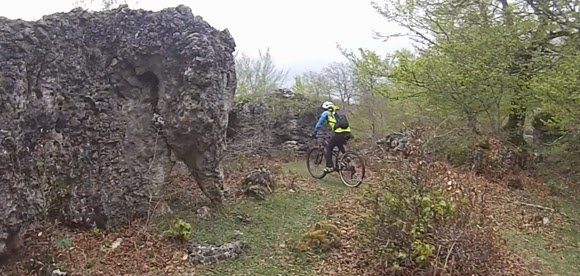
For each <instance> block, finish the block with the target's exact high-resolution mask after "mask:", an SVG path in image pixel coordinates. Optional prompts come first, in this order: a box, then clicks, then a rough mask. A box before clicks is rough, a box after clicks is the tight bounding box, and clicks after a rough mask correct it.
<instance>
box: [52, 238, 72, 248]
mask: <svg viewBox="0 0 580 276" xmlns="http://www.w3.org/2000/svg"><path fill="white" fill-rule="evenodd" d="M53 244H54V246H55V247H56V248H57V249H58V250H65V249H69V248H71V247H73V245H74V243H73V241H72V240H71V239H70V238H69V237H68V236H60V237H57V238H56V239H55V240H54V242H53Z"/></svg>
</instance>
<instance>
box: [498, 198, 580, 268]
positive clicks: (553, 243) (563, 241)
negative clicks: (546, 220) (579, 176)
mask: <svg viewBox="0 0 580 276" xmlns="http://www.w3.org/2000/svg"><path fill="white" fill-rule="evenodd" d="M579 207H580V206H579V204H578V202H571V201H568V200H563V199H560V201H559V202H558V206H557V209H559V210H561V211H562V212H563V213H564V214H566V215H567V216H568V221H567V222H564V223H562V224H560V225H556V226H555V227H556V230H555V232H553V233H552V234H549V233H544V232H538V233H522V232H520V231H516V230H508V231H504V232H503V236H504V237H505V238H506V239H507V241H508V244H509V245H510V246H511V247H512V248H513V249H514V251H515V252H517V253H520V255H522V257H524V258H526V259H527V261H528V262H529V263H531V264H534V263H539V264H540V265H541V270H542V273H543V274H545V275H580V232H579V229H580V228H579V227H580V224H579V223H578V222H579V221H580V213H579V212H578V210H579Z"/></svg>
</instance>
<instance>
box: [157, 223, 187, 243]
mask: <svg viewBox="0 0 580 276" xmlns="http://www.w3.org/2000/svg"><path fill="white" fill-rule="evenodd" d="M191 233H192V228H191V224H189V223H187V222H185V221H184V220H182V219H178V220H176V221H175V222H174V223H173V225H171V227H170V228H169V229H168V230H165V231H164V232H163V234H164V235H165V236H168V237H171V238H174V239H177V240H180V241H187V240H188V239H189V237H191Z"/></svg>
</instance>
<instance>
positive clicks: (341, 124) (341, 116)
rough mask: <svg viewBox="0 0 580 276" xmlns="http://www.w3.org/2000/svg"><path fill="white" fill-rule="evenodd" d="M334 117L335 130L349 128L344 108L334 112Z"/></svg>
mask: <svg viewBox="0 0 580 276" xmlns="http://www.w3.org/2000/svg"><path fill="white" fill-rule="evenodd" d="M334 119H335V120H336V124H335V125H334V130H336V129H337V128H348V118H347V117H346V113H344V112H343V111H342V110H338V111H336V112H335V113H334Z"/></svg>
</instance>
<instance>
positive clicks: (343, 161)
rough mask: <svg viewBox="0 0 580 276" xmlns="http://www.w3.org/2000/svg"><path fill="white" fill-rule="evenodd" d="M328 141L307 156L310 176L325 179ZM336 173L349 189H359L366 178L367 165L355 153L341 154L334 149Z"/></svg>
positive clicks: (311, 150) (319, 144)
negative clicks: (325, 157)
mask: <svg viewBox="0 0 580 276" xmlns="http://www.w3.org/2000/svg"><path fill="white" fill-rule="evenodd" d="M327 144H328V141H326V140H325V139H324V140H321V142H320V141H319V142H318V145H317V146H316V147H313V148H311V149H310V150H309V151H308V154H307V156H306V167H307V168H308V172H309V173H310V175H311V176H312V177H314V178H316V179H322V178H324V177H325V176H326V175H327V174H329V173H328V172H325V171H324V168H325V167H326V166H325V159H324V154H325V152H326V145H327ZM332 160H333V162H334V171H336V172H338V175H339V176H340V180H341V181H342V183H343V184H344V185H346V186H348V187H353V188H354V187H358V186H359V185H360V184H362V181H363V179H364V177H365V163H364V160H363V159H362V157H361V156H360V155H359V154H358V153H356V152H354V151H347V150H345V152H340V150H339V149H338V148H334V150H333V152H332Z"/></svg>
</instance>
